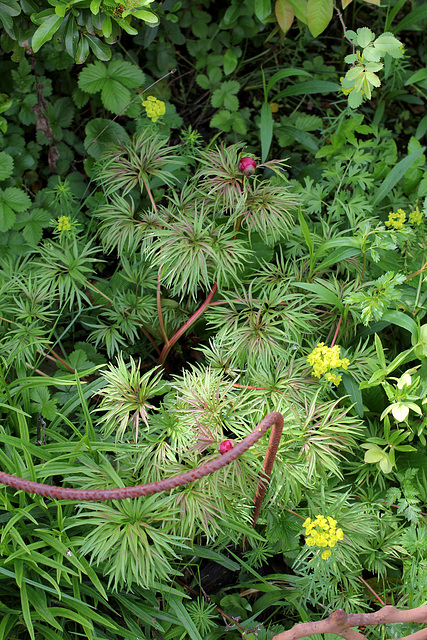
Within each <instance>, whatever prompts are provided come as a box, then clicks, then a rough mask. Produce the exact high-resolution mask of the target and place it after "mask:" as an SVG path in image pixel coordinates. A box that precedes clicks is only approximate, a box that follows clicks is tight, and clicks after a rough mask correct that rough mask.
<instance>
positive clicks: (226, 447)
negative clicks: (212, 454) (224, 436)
mask: <svg viewBox="0 0 427 640" xmlns="http://www.w3.org/2000/svg"><path fill="white" fill-rule="evenodd" d="M232 448H233V443H232V442H231V440H224V442H221V444H220V445H219V452H220V453H221V454H223V453H227V451H230V449H232Z"/></svg>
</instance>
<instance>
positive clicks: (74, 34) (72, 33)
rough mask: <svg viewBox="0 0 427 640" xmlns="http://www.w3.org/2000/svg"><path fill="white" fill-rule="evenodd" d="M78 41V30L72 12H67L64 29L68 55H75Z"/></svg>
mask: <svg viewBox="0 0 427 640" xmlns="http://www.w3.org/2000/svg"><path fill="white" fill-rule="evenodd" d="M78 42H79V30H78V27H77V23H76V20H75V18H74V16H73V15H72V14H69V15H68V17H67V27H66V30H65V39H64V44H65V50H66V52H67V53H68V55H69V56H71V57H72V58H74V57H75V55H76V52H77V45H78Z"/></svg>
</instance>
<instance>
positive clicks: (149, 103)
mask: <svg viewBox="0 0 427 640" xmlns="http://www.w3.org/2000/svg"><path fill="white" fill-rule="evenodd" d="M142 106H143V107H144V109H145V111H146V113H147V116H148V117H149V118H150V119H151V120H152V121H153V122H157V120H158V119H159V118H160V116H163V115H164V114H165V113H166V106H165V103H164V102H163V100H158V99H157V98H156V97H155V96H148V97H147V99H146V100H144V102H143V103H142Z"/></svg>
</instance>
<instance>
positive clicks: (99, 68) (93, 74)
mask: <svg viewBox="0 0 427 640" xmlns="http://www.w3.org/2000/svg"><path fill="white" fill-rule="evenodd" d="M107 77H108V71H107V66H106V65H105V64H103V63H102V62H100V61H98V60H97V61H96V62H94V63H93V64H88V66H87V67H86V68H85V69H82V71H81V72H80V74H79V78H78V81H77V84H78V86H79V89H81V90H82V91H86V93H96V92H97V91H101V89H102V87H103V86H104V84H105V81H106V79H107Z"/></svg>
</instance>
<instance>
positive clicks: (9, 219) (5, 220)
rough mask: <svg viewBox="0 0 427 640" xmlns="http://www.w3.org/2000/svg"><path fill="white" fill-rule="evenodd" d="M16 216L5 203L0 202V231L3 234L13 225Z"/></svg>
mask: <svg viewBox="0 0 427 640" xmlns="http://www.w3.org/2000/svg"><path fill="white" fill-rule="evenodd" d="M15 220H16V215H15V213H14V212H13V211H12V209H11V208H10V207H8V205H7V204H6V203H5V202H2V201H1V200H0V231H1V232H2V233H5V232H6V231H9V229H11V228H12V227H13V225H14V224H15Z"/></svg>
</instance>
